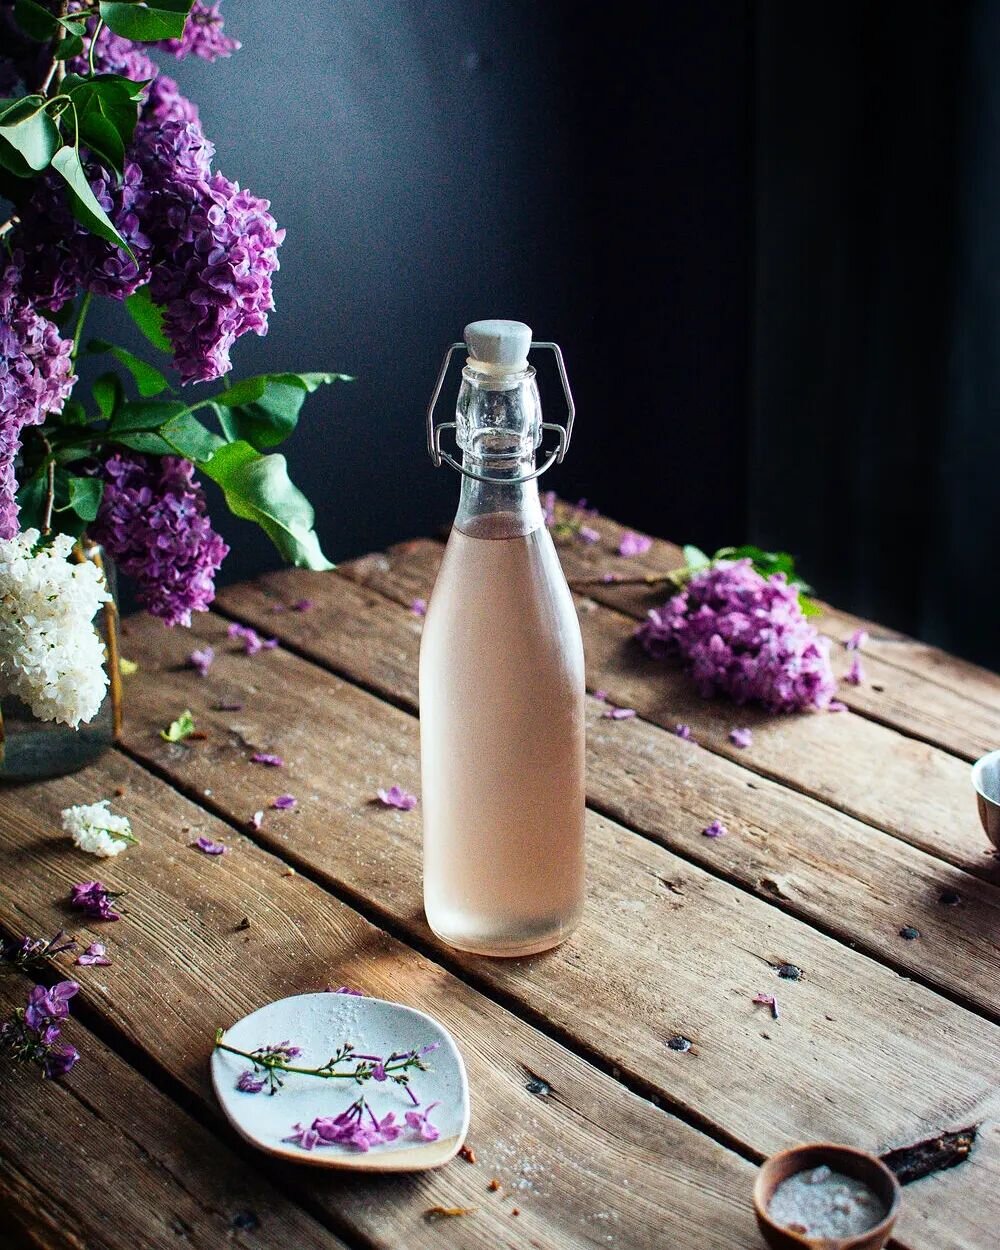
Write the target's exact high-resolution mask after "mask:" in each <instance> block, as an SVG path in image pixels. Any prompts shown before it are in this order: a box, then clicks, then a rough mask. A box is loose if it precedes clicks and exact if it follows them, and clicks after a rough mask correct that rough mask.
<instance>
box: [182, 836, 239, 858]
mask: <svg viewBox="0 0 1000 1250" xmlns="http://www.w3.org/2000/svg"><path fill="white" fill-rule="evenodd" d="M190 845H191V846H193V847H194V848H195V850H198V851H203V852H204V853H205V854H206V855H225V853H226V852H227V851H228V850H229V847H228V846H226V844H225V843H224V842H213V841H212V839H211V838H206V837H205V836H204V835H202V836H201V837H200V838H198V839H197V840H196V841H194V842H192V843H190Z"/></svg>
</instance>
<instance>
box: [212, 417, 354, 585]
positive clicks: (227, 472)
mask: <svg viewBox="0 0 1000 1250" xmlns="http://www.w3.org/2000/svg"><path fill="white" fill-rule="evenodd" d="M200 468H201V469H202V470H203V471H204V473H205V474H206V475H207V476H208V477H210V478H212V480H213V481H215V482H217V483H218V484H219V485H220V486H221V487H222V491H223V494H224V495H225V497H226V503H227V504H228V506H229V510H230V511H231V512H232V513H233V514H234V515H235V516H238V517H242V518H243V519H244V520H248V521H256V522H257V524H258V525H259V526H260V527H261V528H262V529H263V530H264V532H265V533H266V534H267V536H268V537H269V538H270V539H271V541H272V542H273V543H274V545H275V546H276V547H277V548H278V550H279V551H280V552H281V554H282V555H283V556H284V557H285V559H286V560H289V561H290V562H291V563H292V564H294V565H296V566H298V567H299V568H307V569H332V568H333V567H334V566H333V565H332V564H331V563H330V561H329V560H327V558H326V556H324V555H323V552H322V550H321V549H320V545H319V539H318V537H317V536H316V532H315V530H314V529H313V522H314V521H315V513H314V512H313V509H312V505H311V504H310V503H309V500H308V499H306V497H305V495H303V494H302V492H301V491H300V490H299V489H298V487H296V486H294V485H293V484H292V482H291V480H290V479H289V476H288V466H287V464H286V461H285V457H284V456H279V455H270V456H262V455H261V454H260V452H259V451H257V449H256V448H255V447H253V446H251V445H250V443H247V442H244V441H242V440H240V441H238V442H235V443H227V444H226V445H225V446H223V447H220V448H219V449H218V450H217V451H216V453H215V455H214V456H213V457H212V459H211V460H210V461H209V462H208V463H207V464H202V465H201V466H200Z"/></svg>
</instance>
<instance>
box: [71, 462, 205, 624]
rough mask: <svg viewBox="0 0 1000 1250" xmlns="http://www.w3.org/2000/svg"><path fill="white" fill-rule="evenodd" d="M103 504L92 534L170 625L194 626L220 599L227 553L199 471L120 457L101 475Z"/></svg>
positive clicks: (186, 464)
mask: <svg viewBox="0 0 1000 1250" xmlns="http://www.w3.org/2000/svg"><path fill="white" fill-rule="evenodd" d="M101 472H102V476H103V477H104V482H105V487H104V496H103V498H102V500H101V507H100V510H99V512H98V514H97V520H96V522H95V523H94V525H93V526H91V529H90V533H91V536H92V537H93V538H94V540H95V541H96V542H99V543H101V544H102V545H103V546H104V547H105V548H106V550H107V551H108V552H109V553H110V554H111V555H112V556H113V557H114V559H115V560H116V561H117V563H118V565H119V567H120V568H121V570H122V572H124V573H126V574H128V576H129V577H131V578H133V579H134V580H135V582H136V584H137V595H138V599H139V602H140V603H142V604H143V605H144V606H145V607H146V608H147V609H148V610H149V611H150V612H151V613H152V614H153V615H154V616H158V617H160V619H161V620H163V621H165V622H166V623H167V624H168V625H190V624H191V613H192V612H204V611H205V610H206V609H207V608H208V606H209V604H210V603H211V602H212V600H213V599H214V598H215V582H214V580H213V579H214V576H215V573H216V571H217V570H218V568H219V566H220V565H221V564H222V561H223V560H224V559H225V557H226V554H227V552H228V551H229V548H228V547H227V546H226V544H225V543H224V542H223V541H222V539H221V538H220V537H219V535H218V534H216V532H215V531H214V530H213V529H212V526H211V524H210V523H209V519H208V517H207V515H206V504H205V495H204V492H203V491H202V489H201V486H200V484H199V483H198V482H197V481H196V480H195V477H194V466H193V465H192V464H191V463H190V461H188V460H182V459H180V458H179V457H178V456H161V457H159V458H155V457H151V456H143V455H139V454H138V453H136V452H122V453H117V454H115V455H113V456H111V457H110V459H109V460H107V461H106V463H105V464H104V466H103V469H102V470H101Z"/></svg>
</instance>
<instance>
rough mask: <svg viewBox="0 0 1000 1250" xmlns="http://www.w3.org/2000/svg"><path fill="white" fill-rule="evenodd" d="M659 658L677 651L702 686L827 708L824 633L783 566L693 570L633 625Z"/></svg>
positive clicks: (795, 706) (768, 701) (782, 706)
mask: <svg viewBox="0 0 1000 1250" xmlns="http://www.w3.org/2000/svg"><path fill="white" fill-rule="evenodd" d="M637 636H638V638H639V640H640V642H641V643H642V645H643V647H644V648H645V649H646V651H647V652H648V653H649V654H650V655H651V656H653V657H654V658H657V659H663V658H666V657H668V656H679V657H680V658H681V659H682V660H683V662H684V664H685V667H686V668H687V669H688V671H689V672H690V673H691V676H692V677H693V678H694V680H695V683H696V685H697V687H698V690H699V692H700V694H702V695H703V696H704V697H706V698H707V697H709V696H711V695H714V694H726V695H728V696H729V697H730V698H731V699H733V700H734V702H736V703H759V704H761V705H762V706H763V707H765V708H767V709H768V710H769V711H772V712H795V711H799V710H802V709H804V708H819V709H828V708H829V707H830V704H831V702H832V701H833V697H834V695H835V693H836V689H837V683H836V680H835V678H834V676H833V672H832V670H831V668H830V654H829V651H830V644H829V640H828V639H826V638H823V637H821V636H820V634H819V633H818V632H817V630H816V629H815V628H814V627H813V626H812V625H810V623H809V621H808V620H807V619H806V617H805V616H804V615H803V612H802V608H801V606H800V604H799V595H798V590H797V588H796V587H794V586H790V585H789V584H788V582H787V581H786V579H785V577H784V575H783V574H781V573H774V574H772V575H771V576H770V577H762V576H761V574H760V573H758V572H757V571H756V570H755V569H754V568H753V565H752V564H751V562H750V561H749V560H735V561H732V560H719V561H717V562H716V563H715V564H713V565H712V566H711V567H710V568H708V569H705V570H703V571H702V572H699V573H696V574H695V575H694V576H693V577H692V578H691V580H690V581H689V582H688V583H687V585H686V586H685V588H684V589H683V590H681V591H680V592H679V593H678V594H676V595H674V596H673V598H672V599H670V600H669V601H668V602H667V603H665V604H664V605H663V607H662V608H657V609H654V610H653V611H652V612H650V614H649V617H648V618H647V620H646V621H645V622H644V623H643V624H642V625H641V626H640V627H639V629H638V630H637Z"/></svg>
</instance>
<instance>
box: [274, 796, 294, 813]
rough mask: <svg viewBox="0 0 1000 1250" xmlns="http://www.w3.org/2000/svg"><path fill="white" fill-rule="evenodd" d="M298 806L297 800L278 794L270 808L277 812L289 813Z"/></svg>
mask: <svg viewBox="0 0 1000 1250" xmlns="http://www.w3.org/2000/svg"><path fill="white" fill-rule="evenodd" d="M297 805H298V800H297V799H296V798H295V797H294V796H293V795H291V794H279V795H278V797H277V798H276V799H275V800H274V802H273V803H272V804H271V806H272V807H273V808H274V810H275V811H277V812H289V811H291V810H292V808H293V807H296V806H297Z"/></svg>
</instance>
